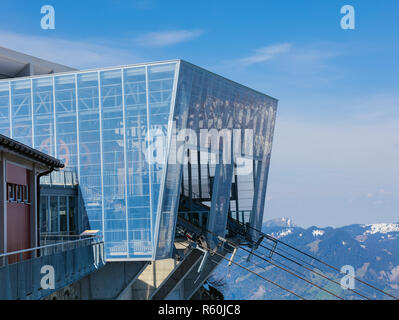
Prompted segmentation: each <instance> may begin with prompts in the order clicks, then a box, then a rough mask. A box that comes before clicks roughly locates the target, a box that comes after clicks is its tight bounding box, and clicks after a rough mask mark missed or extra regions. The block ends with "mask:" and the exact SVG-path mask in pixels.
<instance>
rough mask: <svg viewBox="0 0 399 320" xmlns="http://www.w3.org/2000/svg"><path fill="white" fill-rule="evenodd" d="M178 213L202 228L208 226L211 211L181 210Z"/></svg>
mask: <svg viewBox="0 0 399 320" xmlns="http://www.w3.org/2000/svg"><path fill="white" fill-rule="evenodd" d="M178 215H179V216H180V217H181V218H183V219H184V220H186V221H188V222H190V223H192V224H194V225H196V226H198V227H200V228H202V229H203V228H206V227H207V224H208V215H209V211H180V212H179V213H178Z"/></svg>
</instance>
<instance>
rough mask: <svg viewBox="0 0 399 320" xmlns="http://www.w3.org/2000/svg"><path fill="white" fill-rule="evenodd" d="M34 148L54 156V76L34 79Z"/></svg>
mask: <svg viewBox="0 0 399 320" xmlns="http://www.w3.org/2000/svg"><path fill="white" fill-rule="evenodd" d="M32 85H33V126H34V134H35V136H34V139H33V140H34V143H33V146H34V148H36V149H38V150H40V151H42V152H44V153H47V154H49V155H51V156H54V138H55V136H54V109H53V108H54V105H53V78H39V79H33V80H32Z"/></svg>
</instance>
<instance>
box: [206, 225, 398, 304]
mask: <svg viewBox="0 0 399 320" xmlns="http://www.w3.org/2000/svg"><path fill="white" fill-rule="evenodd" d="M263 231H264V232H265V233H267V234H271V235H273V236H274V237H276V238H278V239H280V240H282V241H284V242H285V243H288V244H290V245H292V246H294V247H296V248H298V249H300V250H302V251H304V252H307V253H309V254H310V255H312V256H314V257H316V258H320V259H321V260H323V261H325V262H327V263H329V264H331V265H333V266H335V267H337V268H338V269H340V268H341V267H342V266H344V265H351V266H353V267H354V269H355V272H356V274H355V275H356V277H358V278H359V279H361V280H363V281H366V282H369V283H371V284H373V285H374V286H376V287H378V288H380V289H383V290H385V291H387V292H389V293H391V294H394V295H396V296H399V224H397V223H391V224H372V225H350V226H345V227H341V228H331V227H328V228H318V227H310V228H307V229H304V228H301V227H298V226H295V225H294V224H293V223H292V221H291V220H290V219H287V218H282V219H274V220H271V221H268V222H265V223H264V225H263ZM277 249H283V250H286V253H284V255H286V256H287V257H289V255H288V254H287V253H290V254H293V255H294V256H297V257H301V258H302V259H303V258H304V257H303V256H300V255H298V254H297V253H296V252H295V251H293V250H290V249H289V248H286V247H284V246H281V245H279V246H278V247H277ZM259 250H260V251H263V252H264V254H269V252H268V251H267V250H266V249H264V248H260V249H259ZM278 252H279V251H278ZM238 255H239V256H241V257H239V256H238V257H237V258H236V260H235V261H236V262H238V263H240V264H242V265H244V266H245V267H249V268H250V269H251V270H254V271H256V272H257V273H259V274H261V275H262V276H264V277H266V278H269V279H270V280H273V281H275V282H277V283H279V284H282V285H283V286H285V287H286V288H288V289H290V290H292V291H294V292H295V293H298V294H300V295H302V296H304V297H305V298H307V299H334V297H333V296H332V295H330V294H328V293H326V292H323V291H321V290H319V289H316V288H314V287H312V286H311V285H309V284H307V283H306V282H304V281H302V280H300V279H298V278H295V277H294V276H292V275H290V274H288V273H286V272H284V271H282V270H279V269H278V268H276V267H273V266H271V265H270V264H268V263H267V262H265V261H261V260H260V259H258V258H257V257H251V261H250V262H247V261H246V257H247V253H246V252H244V251H243V250H240V251H239V254H238ZM273 259H274V261H276V262H281V263H284V264H285V266H286V267H288V268H289V269H292V270H295V271H296V272H300V273H301V274H302V275H303V276H306V277H307V278H309V276H310V275H311V272H310V271H307V270H305V269H303V268H301V267H299V266H298V265H296V264H295V263H292V262H290V261H288V260H286V259H283V258H282V257H281V256H278V255H276V254H275V255H274V256H273ZM304 262H308V263H312V264H313V265H317V267H319V268H320V270H321V271H323V272H324V273H325V274H326V275H328V276H329V277H334V279H335V280H336V281H337V282H339V283H340V281H341V278H342V276H343V275H342V274H341V275H340V274H338V273H337V272H335V273H334V272H331V270H329V269H328V268H325V267H322V265H320V264H316V263H315V262H314V261H312V260H310V259H308V258H305V259H304ZM254 264H256V265H255V266H254ZM302 264H304V263H302ZM317 270H318V269H317ZM326 271H328V272H326ZM213 278H214V279H224V280H225V283H226V284H225V286H224V287H223V288H221V291H222V292H223V294H224V296H225V298H226V299H295V296H293V295H291V294H289V293H287V292H285V291H283V290H281V289H279V288H276V287H275V286H273V285H271V284H269V283H267V282H266V281H264V280H262V279H260V278H259V277H257V276H255V275H253V274H249V273H248V272H246V271H245V270H243V269H242V268H240V267H238V266H232V267H229V268H228V269H227V270H226V264H223V265H221V266H219V267H218V268H217V270H216V271H215V273H214V276H213ZM310 279H312V281H313V282H315V283H317V284H318V285H320V286H322V287H325V288H327V289H328V290H330V291H332V292H333V293H335V294H337V295H339V296H342V297H344V298H348V299H360V298H361V297H359V296H357V295H355V294H353V293H351V292H350V291H348V290H343V289H342V288H341V287H340V286H337V285H335V284H333V283H331V282H329V281H327V280H325V279H323V278H321V277H319V276H317V275H316V276H315V275H312V277H311V278H310ZM355 290H358V291H359V292H362V293H366V294H367V296H369V297H370V298H378V299H388V298H389V297H387V296H385V295H383V294H382V293H379V292H378V291H376V290H372V289H370V288H368V287H367V286H364V285H363V284H361V283H360V282H358V281H357V282H355Z"/></svg>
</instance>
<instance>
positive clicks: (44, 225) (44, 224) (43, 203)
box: [40, 196, 49, 233]
mask: <svg viewBox="0 0 399 320" xmlns="http://www.w3.org/2000/svg"><path fill="white" fill-rule="evenodd" d="M48 216H49V208H48V197H46V196H41V197H40V232H43V233H46V232H49V223H48Z"/></svg>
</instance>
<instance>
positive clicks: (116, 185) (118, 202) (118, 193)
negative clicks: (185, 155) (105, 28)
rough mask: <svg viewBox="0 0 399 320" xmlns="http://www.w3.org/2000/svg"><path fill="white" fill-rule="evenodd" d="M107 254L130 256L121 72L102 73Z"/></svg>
mask: <svg viewBox="0 0 399 320" xmlns="http://www.w3.org/2000/svg"><path fill="white" fill-rule="evenodd" d="M100 79H101V80H100V81H101V110H102V145H103V177H104V180H103V181H104V182H103V183H104V196H103V198H104V223H105V229H106V230H107V232H106V233H105V241H106V242H107V246H106V251H107V253H110V254H111V255H112V256H113V257H114V258H115V257H117V256H124V257H126V255H127V254H128V246H127V217H126V200H125V161H124V144H125V143H124V131H123V108H122V71H121V70H112V71H104V72H101V73H100Z"/></svg>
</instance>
